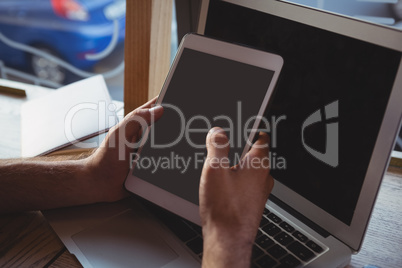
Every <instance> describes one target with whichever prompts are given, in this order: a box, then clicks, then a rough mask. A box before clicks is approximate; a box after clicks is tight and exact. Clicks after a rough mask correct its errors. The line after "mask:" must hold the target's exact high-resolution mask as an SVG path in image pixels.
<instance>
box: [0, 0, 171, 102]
mask: <svg viewBox="0 0 402 268" xmlns="http://www.w3.org/2000/svg"><path fill="white" fill-rule="evenodd" d="M173 15H175V14H173ZM125 17H126V0H101V1H93V0H2V1H0V78H3V79H10V80H16V81H21V82H26V83H32V84H37V85H41V86H45V87H50V88H59V87H61V86H62V85H65V84H69V83H72V82H75V81H78V80H81V79H84V78H87V77H90V76H93V75H95V74H103V76H104V78H105V80H106V83H107V85H108V88H109V93H110V95H111V96H112V99H114V100H119V101H123V81H124V79H123V78H124V40H125V27H126V25H125ZM176 29H177V27H176V20H175V16H173V22H172V36H173V37H174V38H172V55H174V54H175V53H176V50H177V31H175V30H176Z"/></svg>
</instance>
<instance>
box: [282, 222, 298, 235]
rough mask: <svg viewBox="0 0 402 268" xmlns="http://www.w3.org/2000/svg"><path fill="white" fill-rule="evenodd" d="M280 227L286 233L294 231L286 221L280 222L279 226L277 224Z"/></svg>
mask: <svg viewBox="0 0 402 268" xmlns="http://www.w3.org/2000/svg"><path fill="white" fill-rule="evenodd" d="M279 226H280V227H282V228H283V230H285V231H286V232H288V233H293V231H294V230H295V228H293V227H292V226H291V225H290V224H289V223H287V222H286V221H283V222H281V224H279Z"/></svg>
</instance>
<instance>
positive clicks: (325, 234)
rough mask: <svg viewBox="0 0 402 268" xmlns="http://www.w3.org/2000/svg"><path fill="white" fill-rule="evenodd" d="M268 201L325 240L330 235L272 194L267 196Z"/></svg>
mask: <svg viewBox="0 0 402 268" xmlns="http://www.w3.org/2000/svg"><path fill="white" fill-rule="evenodd" d="M269 200H270V201H272V202H274V203H275V204H277V205H278V206H280V207H281V208H283V209H284V210H286V212H288V213H289V214H291V215H292V216H293V217H295V218H296V219H298V220H299V221H301V222H303V223H304V224H306V225H307V226H308V227H310V228H311V229H313V230H314V231H316V232H317V233H318V234H319V235H321V236H323V237H325V238H327V237H328V236H330V235H331V234H330V233H329V232H327V231H326V230H324V229H323V228H322V227H320V226H319V225H318V224H316V223H314V222H313V221H311V220H310V219H308V218H306V217H305V216H303V215H302V214H301V213H300V212H298V211H296V210H295V209H293V208H292V207H290V206H289V205H287V204H286V203H285V202H283V201H282V200H280V199H279V198H277V197H276V196H274V195H273V194H270V196H269Z"/></svg>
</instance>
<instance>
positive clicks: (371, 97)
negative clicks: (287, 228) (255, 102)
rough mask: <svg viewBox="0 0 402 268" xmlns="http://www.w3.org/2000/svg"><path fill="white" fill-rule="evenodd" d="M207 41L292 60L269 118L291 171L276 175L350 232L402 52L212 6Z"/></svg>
mask: <svg viewBox="0 0 402 268" xmlns="http://www.w3.org/2000/svg"><path fill="white" fill-rule="evenodd" d="M205 35H207V36H212V37H216V38H220V39H223V40H226V41H231V42H236V43H242V44H246V45H250V46H253V47H256V48H258V49H262V50H266V51H269V52H273V53H276V54H279V55H281V56H282V57H283V58H284V68H283V70H282V74H281V78H280V81H279V83H278V86H277V89H276V92H275V93H274V94H275V95H274V98H273V100H272V103H271V104H270V107H269V108H268V110H267V112H266V114H265V115H266V117H267V118H269V119H270V120H269V121H272V120H271V118H272V117H274V118H275V120H276V121H277V125H276V128H275V129H273V131H275V133H276V139H275V144H272V146H271V147H272V148H271V151H272V152H273V153H274V154H273V155H274V156H275V157H276V159H282V158H283V159H285V160H286V168H275V165H274V166H273V169H272V171H271V173H272V175H273V176H274V178H275V179H276V180H278V181H280V182H281V183H283V184H284V185H286V186H287V187H289V188H291V189H292V190H294V191H296V192H297V193H299V194H300V195H302V196H303V197H305V198H306V199H308V200H310V201H311V202H313V203H314V204H316V205H317V206H319V207H321V208H322V209H324V210H325V211H327V212H328V213H330V214H331V215H333V216H335V217H336V218H338V219H339V220H341V221H342V222H344V223H346V224H348V225H350V223H351V220H352V217H353V212H354V210H355V207H356V203H357V200H358V197H359V194H360V190H361V187H362V184H363V181H364V178H365V175H366V171H367V167H368V164H369V161H370V157H371V154H372V152H373V148H374V144H375V141H376V139H377V135H378V132H379V128H380V125H381V122H382V119H383V115H384V112H385V109H386V105H387V102H388V99H389V96H390V93H391V90H392V86H393V83H394V79H395V76H396V72H397V69H398V66H399V63H400V58H401V53H400V52H397V51H394V50H391V49H387V48H384V47H380V46H376V45H373V44H370V43H366V42H363V41H359V40H357V39H353V38H350V37H346V36H342V35H339V34H336V33H332V32H328V31H325V30H322V29H318V28H315V27H312V26H308V25H304V24H301V23H298V22H294V21H291V20H287V19H284V18H279V17H276V16H273V15H269V14H266V13H262V12H258V11H255V10H251V9H247V8H244V7H239V6H236V5H233V4H229V3H225V2H222V1H211V5H210V10H209V14H208V19H207V25H206V29H205ZM271 127H272V126H271ZM271 135H273V133H271ZM271 140H272V136H271ZM283 201H284V202H286V200H283Z"/></svg>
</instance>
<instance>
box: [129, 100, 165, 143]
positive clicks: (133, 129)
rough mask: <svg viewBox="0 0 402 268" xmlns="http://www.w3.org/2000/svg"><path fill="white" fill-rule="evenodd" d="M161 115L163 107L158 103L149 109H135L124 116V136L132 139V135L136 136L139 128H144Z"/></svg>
mask: <svg viewBox="0 0 402 268" xmlns="http://www.w3.org/2000/svg"><path fill="white" fill-rule="evenodd" d="M162 115H163V107H162V106H160V105H157V106H155V107H153V108H150V109H148V108H145V109H139V108H137V109H135V110H134V111H133V112H132V113H130V114H129V115H127V116H126V118H124V125H125V133H126V138H127V139H128V140H130V141H132V137H133V136H138V135H137V134H138V133H140V130H145V129H146V128H147V127H148V126H149V125H151V124H153V123H154V122H156V121H157V120H159V119H160V118H161V116H162ZM138 138H139V137H137V139H138Z"/></svg>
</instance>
